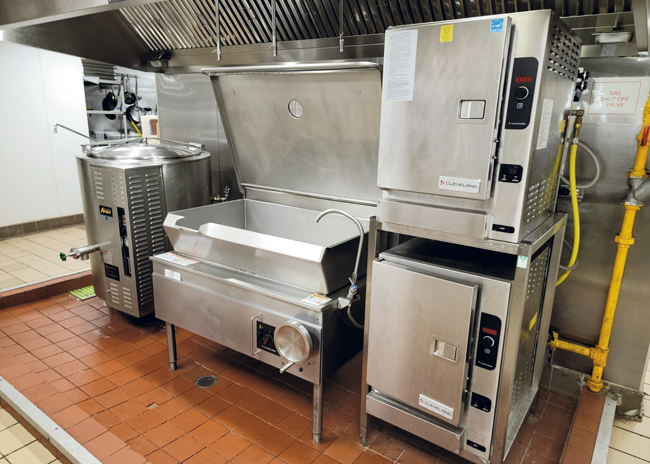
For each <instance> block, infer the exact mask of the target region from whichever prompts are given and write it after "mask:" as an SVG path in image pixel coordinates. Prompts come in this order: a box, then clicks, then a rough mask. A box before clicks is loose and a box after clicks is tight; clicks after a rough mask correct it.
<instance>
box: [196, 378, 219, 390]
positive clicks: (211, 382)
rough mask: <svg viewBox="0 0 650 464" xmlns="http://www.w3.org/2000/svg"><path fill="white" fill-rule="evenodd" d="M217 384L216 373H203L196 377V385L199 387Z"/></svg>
mask: <svg viewBox="0 0 650 464" xmlns="http://www.w3.org/2000/svg"><path fill="white" fill-rule="evenodd" d="M216 384H217V378H216V377H215V376H214V375H202V376H201V377H199V378H198V379H196V382H194V385H196V386H197V387H199V388H210V387H213V386H215V385H216Z"/></svg>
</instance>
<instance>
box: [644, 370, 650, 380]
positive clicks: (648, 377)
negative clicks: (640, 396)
mask: <svg viewBox="0 0 650 464" xmlns="http://www.w3.org/2000/svg"><path fill="white" fill-rule="evenodd" d="M644 382H645V383H650V371H646V373H645V380H644Z"/></svg>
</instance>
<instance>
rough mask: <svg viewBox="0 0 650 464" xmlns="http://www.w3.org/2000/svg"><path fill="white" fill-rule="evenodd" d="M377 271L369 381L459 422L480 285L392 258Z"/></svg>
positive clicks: (424, 409)
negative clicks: (462, 281)
mask: <svg viewBox="0 0 650 464" xmlns="http://www.w3.org/2000/svg"><path fill="white" fill-rule="evenodd" d="M372 272H373V274H372V294H371V300H370V304H371V309H370V328H369V330H370V334H369V335H370V337H369V342H368V384H369V385H371V386H372V388H373V389H376V390H379V391H380V392H382V393H384V394H386V395H389V396H392V397H393V398H395V399H397V400H400V401H402V402H404V403H406V404H408V405H410V406H412V407H414V408H417V409H419V410H421V411H422V412H425V413H427V414H430V415H433V416H435V417H436V418H438V419H441V420H443V421H445V422H448V423H450V424H453V425H458V424H459V423H460V420H461V416H462V411H463V391H464V389H465V386H466V379H467V368H468V363H467V349H468V343H469V339H470V332H471V329H472V327H471V326H472V319H473V314H474V309H475V306H476V298H477V289H478V286H477V285H472V284H464V283H460V282H456V281H451V280H447V279H443V278H439V277H434V276H432V275H427V274H425V273H422V272H420V271H416V270H413V269H408V268H405V267H402V266H399V265H396V264H389V263H386V262H377V261H376V262H374V263H373V268H372Z"/></svg>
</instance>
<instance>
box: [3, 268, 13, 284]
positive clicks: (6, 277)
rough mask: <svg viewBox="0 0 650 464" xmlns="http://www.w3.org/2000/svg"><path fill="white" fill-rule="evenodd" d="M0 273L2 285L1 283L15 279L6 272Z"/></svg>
mask: <svg viewBox="0 0 650 464" xmlns="http://www.w3.org/2000/svg"><path fill="white" fill-rule="evenodd" d="M2 272H3V274H0V284H1V283H3V281H5V280H11V279H15V277H14V276H12V275H11V274H9V273H8V272H4V271H2Z"/></svg>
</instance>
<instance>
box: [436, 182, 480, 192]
mask: <svg viewBox="0 0 650 464" xmlns="http://www.w3.org/2000/svg"><path fill="white" fill-rule="evenodd" d="M440 185H445V186H447V187H456V188H463V189H473V190H478V184H476V183H471V184H470V183H464V182H449V181H447V182H445V181H443V180H441V181H440Z"/></svg>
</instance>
